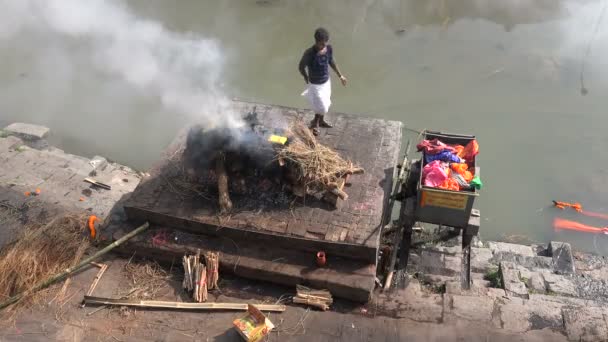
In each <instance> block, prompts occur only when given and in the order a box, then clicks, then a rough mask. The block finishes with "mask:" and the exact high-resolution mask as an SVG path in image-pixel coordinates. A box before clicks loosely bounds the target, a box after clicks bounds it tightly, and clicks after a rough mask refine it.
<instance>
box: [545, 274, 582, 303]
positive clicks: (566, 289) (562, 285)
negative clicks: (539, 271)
mask: <svg viewBox="0 0 608 342" xmlns="http://www.w3.org/2000/svg"><path fill="white" fill-rule="evenodd" d="M543 277H544V279H545V283H546V285H547V291H548V292H553V293H555V294H558V295H562V296H570V297H576V296H578V291H577V289H576V285H575V284H574V280H573V279H572V278H570V277H568V276H563V275H559V274H551V273H547V274H544V275H543Z"/></svg>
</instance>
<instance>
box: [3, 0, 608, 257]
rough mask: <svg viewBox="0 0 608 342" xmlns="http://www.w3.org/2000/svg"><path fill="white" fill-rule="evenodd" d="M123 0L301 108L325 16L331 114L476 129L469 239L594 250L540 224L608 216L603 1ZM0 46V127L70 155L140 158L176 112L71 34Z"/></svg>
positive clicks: (265, 97)
mask: <svg viewBox="0 0 608 342" xmlns="http://www.w3.org/2000/svg"><path fill="white" fill-rule="evenodd" d="M0 3H2V1H0ZM126 6H128V7H129V10H130V11H132V12H133V13H134V14H135V15H137V16H139V17H142V18H147V19H149V20H155V21H158V22H160V23H162V25H164V27H166V28H167V29H168V30H171V31H174V32H178V33H184V34H190V35H192V36H195V37H197V36H202V37H205V38H211V39H215V40H216V41H217V42H218V44H219V45H220V47H221V51H222V53H223V59H224V62H225V66H224V68H223V69H222V73H221V75H222V77H221V84H220V86H221V88H222V89H223V90H224V91H225V92H226V93H228V94H230V96H235V97H239V98H243V99H251V100H255V101H259V102H266V103H274V104H283V105H289V106H296V107H303V106H306V103H305V102H304V100H303V98H301V97H300V96H299V94H300V93H301V91H302V90H303V88H304V83H303V81H302V79H301V77H300V75H299V74H298V72H297V63H298V61H299V58H300V56H301V54H302V52H303V50H304V49H305V48H307V47H308V46H310V45H311V44H312V34H313V31H314V29H315V28H316V27H317V26H319V25H322V26H324V27H326V28H327V29H328V30H329V31H330V34H331V43H332V44H333V46H334V54H335V58H336V61H337V62H338V64H339V66H340V67H341V69H342V71H343V73H344V74H345V75H347V77H348V78H349V82H350V83H349V85H348V87H346V88H344V87H341V86H339V85H338V82H337V79H336V78H334V92H333V107H332V109H333V110H335V111H340V112H349V113H357V114H361V115H365V116H372V117H380V118H386V119H392V120H400V121H402V122H403V123H404V125H405V126H406V127H408V128H411V129H413V130H421V129H424V128H426V129H432V130H442V131H447V132H457V133H466V134H474V135H476V136H477V137H478V140H479V143H480V149H481V154H480V156H479V164H480V165H481V169H482V172H481V174H482V179H483V182H484V184H485V187H484V189H483V190H482V192H481V197H480V198H479V199H478V201H477V206H478V207H479V209H480V210H481V213H482V229H481V235H482V237H483V238H486V239H506V240H509V239H517V238H521V239H529V240H533V241H539V242H546V241H549V240H551V239H561V240H566V241H570V242H573V243H574V244H575V245H576V246H577V247H580V248H584V249H588V250H594V249H595V248H596V247H594V239H592V238H591V237H590V236H587V235H582V234H573V233H568V234H565V233H559V234H556V233H554V232H553V229H552V221H553V219H554V218H555V217H557V216H559V217H565V218H569V219H573V220H577V221H580V222H584V223H586V224H590V225H594V226H602V225H607V224H608V223H607V222H603V221H601V220H598V219H591V218H588V217H586V216H584V215H580V214H576V213H574V212H570V211H564V212H560V211H558V210H556V209H553V208H551V207H550V204H551V200H553V199H558V200H563V201H577V202H580V203H581V204H582V205H583V207H584V208H585V210H590V211H596V212H606V213H608V197H607V196H606V194H607V193H608V187H606V184H608V171H607V170H606V167H607V166H608V153H604V148H606V146H607V142H608V136H607V135H606V134H605V131H606V130H605V126H606V124H608V118H607V117H606V114H605V110H606V104H607V103H608V99H607V96H606V94H608V81H607V80H608V79H607V77H606V76H607V72H608V62H606V58H605V56H606V53H607V52H608V20H607V21H604V20H603V18H600V16H601V15H602V13H603V11H604V6H605V2H604V1H599V0H597V1H593V0H586V1H584V0H578V1H575V0H571V1H557V0H505V1H492V0H458V1H456V0H451V1H445V0H426V1H419V0H401V1H398V0H360V1H350V0H332V1H320V0H318V1H317V0H315V1H313V0H299V1H298V0H266V1H254V0H248V1H245V0H242V1H237V0H225V1H210V0H209V1H203V0H181V1H179V2H173V1H163V0H146V1H140V0H131V1H128V2H127V4H126ZM0 44H1V45H0V56H1V58H2V60H3V62H2V65H0V123H2V124H6V123H8V122H12V121H32V122H39V123H41V124H45V125H48V126H50V127H51V129H52V130H53V132H54V136H53V138H52V139H53V142H54V143H55V144H58V145H59V146H61V147H62V148H64V149H65V150H67V151H69V152H73V153H77V154H82V155H87V156H92V155H93V154H101V155H105V156H108V157H109V158H112V159H114V160H117V161H119V162H121V163H125V164H128V165H132V166H134V167H136V168H138V169H145V168H146V167H149V166H150V165H151V164H152V163H153V162H154V161H155V160H156V159H157V158H158V155H159V152H160V150H161V149H162V148H163V147H164V146H165V145H166V144H167V143H168V142H169V141H170V140H171V139H172V138H173V137H174V135H175V133H176V132H177V130H178V129H179V128H180V127H182V126H183V125H184V124H185V123H186V122H187V121H188V119H187V118H185V117H181V116H179V115H174V114H173V113H171V112H170V111H168V110H166V109H164V108H162V106H160V104H159V103H158V101H157V99H155V98H153V97H151V96H149V95H148V94H146V93H145V92H142V91H141V90H138V89H133V87H131V86H130V85H129V84H128V83H126V82H124V81H121V80H120V79H115V78H113V77H112V75H107V74H103V73H99V72H97V71H92V70H91V68H92V66H91V65H90V64H89V63H88V62H87V60H86V58H87V55H86V54H80V52H79V51H81V50H79V49H78V42H74V41H71V42H67V43H66V42H65V41H62V38H61V37H58V38H51V39H49V38H48V37H46V38H40V37H34V36H31V35H23V36H22V37H20V38H19V39H10V40H2V39H0ZM588 48H589V51H588V53H587V52H586V51H587V49H588ZM72 51H73V53H72ZM66 54H67V55H69V56H70V58H68V59H66V58H64V57H65V55H66ZM41 55H44V58H40V56H41ZM583 61H585V72H584V83H585V84H584V85H585V88H586V90H587V91H588V93H587V94H586V95H585V96H583V95H582V93H581V80H580V78H581V64H582V62H583ZM66 74H69V77H59V76H61V75H66ZM109 84H112V86H108V85H109ZM405 136H406V138H409V139H415V138H416V136H417V134H416V133H414V132H413V131H409V130H406V131H405ZM595 242H596V244H595V245H596V246H597V245H598V244H597V242H598V240H596V241H595ZM599 243H600V248H602V247H601V244H602V243H606V242H602V241H599ZM604 249H608V247H607V248H604Z"/></svg>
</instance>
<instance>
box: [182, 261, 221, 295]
mask: <svg viewBox="0 0 608 342" xmlns="http://www.w3.org/2000/svg"><path fill="white" fill-rule="evenodd" d="M203 260H204V261H205V263H204V264H203V263H201V251H200V249H199V250H197V251H196V254H195V255H189V256H188V255H184V257H183V259H182V264H183V266H184V281H183V282H182V286H183V288H184V289H185V290H186V291H188V292H191V293H192V299H193V300H194V301H195V302H198V303H202V302H205V301H207V292H208V291H209V290H213V289H217V288H218V280H219V273H218V269H219V254H218V253H214V252H207V253H205V255H204V256H203Z"/></svg>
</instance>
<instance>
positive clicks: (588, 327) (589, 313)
mask: <svg viewBox="0 0 608 342" xmlns="http://www.w3.org/2000/svg"><path fill="white" fill-rule="evenodd" d="M563 314H564V325H565V327H566V333H567V334H568V339H570V340H571V341H606V340H607V339H608V327H607V326H606V320H605V319H604V315H603V313H602V310H601V309H600V308H565V309H564V310H563Z"/></svg>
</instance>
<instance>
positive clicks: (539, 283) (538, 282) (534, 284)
mask: <svg viewBox="0 0 608 342" xmlns="http://www.w3.org/2000/svg"><path fill="white" fill-rule="evenodd" d="M526 285H527V286H528V288H529V289H530V290H532V291H534V292H535V293H545V291H546V290H547V288H546V285H545V278H544V277H543V275H542V273H534V274H532V276H531V277H530V278H528V282H527V283H526Z"/></svg>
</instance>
